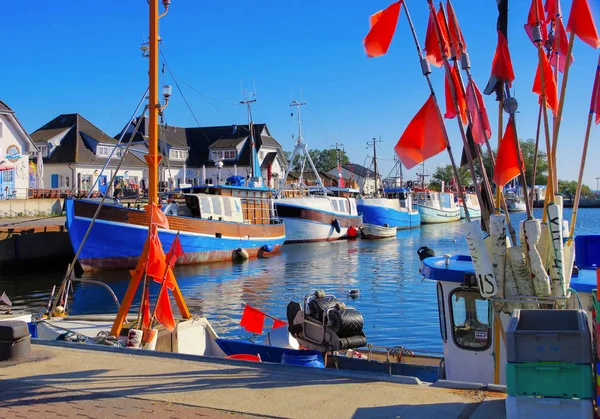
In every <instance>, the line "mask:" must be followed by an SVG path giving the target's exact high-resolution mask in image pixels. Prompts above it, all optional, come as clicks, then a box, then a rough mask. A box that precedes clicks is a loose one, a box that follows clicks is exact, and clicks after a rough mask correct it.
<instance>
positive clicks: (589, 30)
mask: <svg viewBox="0 0 600 419" xmlns="http://www.w3.org/2000/svg"><path fill="white" fill-rule="evenodd" d="M567 32H573V33H575V35H577V36H578V37H579V39H581V40H582V41H583V42H585V43H586V44H588V45H590V46H592V47H594V48H598V47H600V38H598V31H597V30H596V24H595V23H594V19H593V18H592V12H591V11H590V5H589V4H588V2H587V0H573V4H572V5H571V14H570V15H569V21H568V22H567Z"/></svg>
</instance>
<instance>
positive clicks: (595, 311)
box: [592, 288, 600, 323]
mask: <svg viewBox="0 0 600 419" xmlns="http://www.w3.org/2000/svg"><path fill="white" fill-rule="evenodd" d="M596 295H597V290H596V288H594V289H593V290H592V319H594V321H595V322H596V323H600V310H599V308H600V307H598V299H597V298H596Z"/></svg>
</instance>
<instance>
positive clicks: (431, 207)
mask: <svg viewBox="0 0 600 419" xmlns="http://www.w3.org/2000/svg"><path fill="white" fill-rule="evenodd" d="M414 205H415V207H417V209H418V210H419V213H420V214H421V223H423V224H435V223H449V222H452V221H458V220H460V209H459V208H458V205H457V204H456V202H454V196H453V194H451V193H447V192H441V193H440V192H435V191H430V190H418V191H415V201H414Z"/></svg>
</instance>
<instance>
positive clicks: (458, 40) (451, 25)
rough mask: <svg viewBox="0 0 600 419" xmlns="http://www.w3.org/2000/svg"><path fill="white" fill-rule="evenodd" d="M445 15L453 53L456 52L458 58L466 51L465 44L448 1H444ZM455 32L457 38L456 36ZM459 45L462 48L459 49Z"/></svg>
mask: <svg viewBox="0 0 600 419" xmlns="http://www.w3.org/2000/svg"><path fill="white" fill-rule="evenodd" d="M446 13H447V14H448V29H449V31H450V40H451V41H452V45H453V46H454V51H456V54H457V55H458V56H459V57H460V55H461V54H462V53H463V51H466V50H467V43H466V42H465V38H464V37H463V34H462V31H461V30H460V26H458V19H457V18H456V13H454V8H453V7H452V3H450V0H446ZM457 32H458V36H457V35H456V33H457ZM460 44H462V48H460Z"/></svg>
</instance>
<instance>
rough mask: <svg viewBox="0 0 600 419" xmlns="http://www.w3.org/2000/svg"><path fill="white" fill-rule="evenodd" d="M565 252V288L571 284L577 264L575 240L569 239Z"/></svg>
mask: <svg viewBox="0 0 600 419" xmlns="http://www.w3.org/2000/svg"><path fill="white" fill-rule="evenodd" d="M563 252H564V254H565V259H564V261H563V264H564V268H565V269H564V272H565V290H567V289H569V287H570V286H571V276H572V275H573V265H574V264H575V241H574V240H568V241H567V244H565V247H564V249H563Z"/></svg>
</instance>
